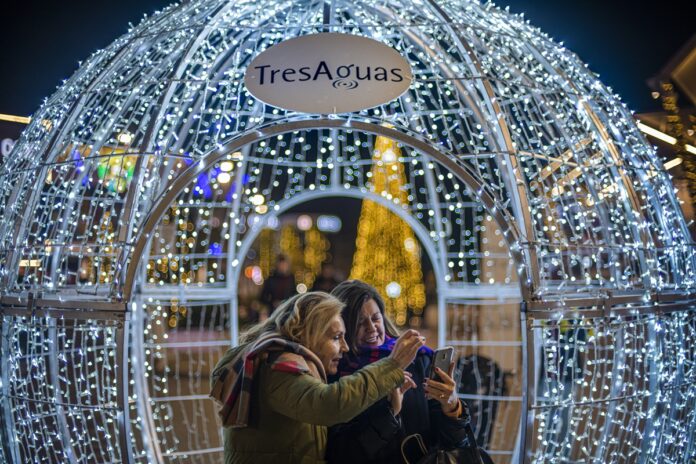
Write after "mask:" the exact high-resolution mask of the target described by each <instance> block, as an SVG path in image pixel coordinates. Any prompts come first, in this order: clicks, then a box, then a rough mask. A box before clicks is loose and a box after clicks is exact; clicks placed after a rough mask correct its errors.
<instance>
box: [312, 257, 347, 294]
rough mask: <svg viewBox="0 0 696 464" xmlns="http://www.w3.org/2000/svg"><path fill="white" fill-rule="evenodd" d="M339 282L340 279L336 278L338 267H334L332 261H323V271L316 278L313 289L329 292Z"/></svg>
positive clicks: (314, 290)
mask: <svg viewBox="0 0 696 464" xmlns="http://www.w3.org/2000/svg"><path fill="white" fill-rule="evenodd" d="M339 283H340V282H339V280H338V279H337V278H336V269H334V267H333V265H332V264H331V263H322V264H321V272H320V273H319V275H318V276H317V277H316V279H314V284H313V285H312V288H311V291H313V292H326V293H329V292H331V290H333V289H334V288H335V287H336V285H338V284H339Z"/></svg>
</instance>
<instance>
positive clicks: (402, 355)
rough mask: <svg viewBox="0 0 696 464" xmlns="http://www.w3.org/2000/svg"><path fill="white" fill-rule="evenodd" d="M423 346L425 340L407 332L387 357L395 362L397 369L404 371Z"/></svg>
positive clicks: (415, 333) (417, 334)
mask: <svg viewBox="0 0 696 464" xmlns="http://www.w3.org/2000/svg"><path fill="white" fill-rule="evenodd" d="M424 344H425V338H424V337H421V336H420V334H419V333H418V332H416V331H415V330H407V331H406V332H404V334H403V335H401V336H400V337H399V339H398V340H397V341H396V343H395V344H394V349H392V352H391V354H390V355H389V357H390V358H392V359H393V360H394V361H396V362H397V364H398V365H399V367H401V368H402V369H406V368H407V367H408V365H409V364H411V363H412V362H413V359H414V358H415V357H416V353H418V350H419V349H420V348H421V347H422V346H423V345H424Z"/></svg>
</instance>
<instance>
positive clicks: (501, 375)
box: [0, 0, 696, 464]
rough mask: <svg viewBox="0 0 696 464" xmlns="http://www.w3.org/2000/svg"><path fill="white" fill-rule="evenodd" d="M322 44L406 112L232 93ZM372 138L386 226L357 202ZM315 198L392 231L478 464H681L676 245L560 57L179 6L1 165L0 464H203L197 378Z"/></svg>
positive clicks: (444, 24) (211, 438)
mask: <svg viewBox="0 0 696 464" xmlns="http://www.w3.org/2000/svg"><path fill="white" fill-rule="evenodd" d="M323 32H335V33H344V34H355V35H362V36H365V37H370V38H372V39H375V40H378V41H380V42H382V43H384V44H386V45H388V46H390V47H392V48H393V49H395V50H396V51H397V52H399V53H400V54H401V55H402V56H404V57H406V58H407V59H408V60H409V62H410V65H411V68H412V70H413V75H414V79H413V81H412V82H411V86H410V88H409V90H408V91H407V92H406V93H405V94H403V95H402V96H400V97H399V98H398V99H396V100H394V101H391V102H389V103H386V104H384V105H381V106H379V107H376V108H370V109H365V110H361V111H357V112H354V113H350V114H335V115H319V114H302V113H296V112H292V111H287V110H284V109H282V108H275V107H272V106H269V105H266V104H264V103H263V102H261V101H258V100H257V99H255V98H254V97H253V96H251V95H250V94H249V93H248V92H247V90H246V88H245V86H244V82H243V76H244V72H245V70H246V67H247V66H248V64H249V63H250V62H251V60H252V59H253V58H254V57H255V56H257V55H258V54H259V53H261V52H262V51H263V50H266V49H268V48H269V47H271V46H273V45H274V44H277V43H279V42H281V41H284V40H287V39H290V38H292V37H297V36H300V35H307V34H317V33H323ZM355 90H356V91H359V88H357V89H355ZM378 136H383V137H389V138H392V139H394V140H396V141H397V143H399V147H400V150H401V156H400V158H399V161H400V162H401V163H403V166H404V176H405V179H406V183H405V184H404V185H403V189H404V191H405V193H406V195H405V198H407V201H399V200H398V199H395V198H393V197H391V196H390V195H388V194H387V193H386V192H380V191H377V190H376V189H375V187H374V185H373V183H372V182H371V179H370V172H371V170H372V168H373V165H372V163H373V161H372V160H373V156H372V155H373V152H372V151H373V148H374V146H375V140H376V138H377V137H378ZM107 160H108V161H107ZM129 163H130V165H129ZM223 163H224V169H223ZM107 166H108V167H109V169H108V170H107V169H106V168H107ZM100 173H101V174H100ZM221 173H228V174H229V182H228V183H223V182H220V181H221V180H224V181H227V180H228V179H227V178H226V176H222V179H221V178H220V175H221ZM336 196H340V197H351V198H358V199H369V200H371V201H374V202H377V203H379V204H380V205H382V206H384V207H385V208H389V209H390V210H391V211H392V212H393V213H394V214H397V215H398V216H399V217H400V218H402V219H403V220H404V221H406V222H407V223H408V224H409V225H410V226H411V227H412V228H413V230H414V232H415V236H416V237H417V239H418V241H419V242H420V245H421V250H422V252H423V253H424V254H426V255H427V257H428V259H429V260H430V262H431V263H432V267H433V280H434V287H435V288H436V289H437V295H435V297H434V300H433V301H434V302H433V306H432V307H431V308H426V310H425V313H424V321H426V322H427V323H428V324H431V325H430V327H436V330H437V336H436V337H434V338H436V339H437V342H438V344H439V345H452V346H454V347H456V349H457V353H458V356H459V358H460V360H461V361H460V367H461V368H462V369H464V372H465V373H466V374H465V376H464V378H463V380H462V383H461V385H460V387H459V393H460V396H461V398H463V399H464V400H466V401H468V402H469V403H470V405H471V409H472V412H473V421H474V425H475V428H476V430H477V434H478V440H479V442H480V443H481V444H482V446H483V447H484V448H486V449H487V450H488V451H489V453H490V454H491V455H492V456H493V457H494V459H495V462H496V463H511V462H533V463H568V462H612V463H634V462H640V463H643V462H645V463H663V462H665V463H678V462H688V459H690V458H692V457H693V456H694V455H695V454H696V437H695V433H696V432H695V431H696V417H695V416H696V387H695V382H696V370H695V369H694V365H695V360H696V288H695V287H696V254H695V247H694V243H693V241H692V240H691V239H690V236H689V232H688V229H687V226H686V224H685V221H684V218H683V215H682V213H681V211H680V207H679V203H678V201H677V199H676V197H675V195H674V186H673V185H672V182H671V179H670V177H669V175H668V174H667V173H666V172H665V171H664V169H663V167H662V164H661V162H660V160H659V159H658V158H657V156H656V155H655V151H654V149H653V147H651V146H650V144H649V143H648V142H647V141H646V140H645V138H644V137H643V135H642V134H641V132H640V131H639V130H638V128H637V126H636V124H635V122H634V120H633V118H632V114H631V112H630V110H629V109H628V108H626V106H625V105H624V104H623V103H622V102H621V100H620V99H619V97H618V96H616V95H614V94H613V93H612V91H611V90H610V89H609V88H608V87H607V86H605V85H604V84H603V83H602V82H601V81H600V80H599V79H598V77H597V76H596V75H595V74H593V73H592V72H591V71H590V70H589V69H588V68H587V67H586V66H585V64H584V63H583V62H582V61H581V60H580V59H579V58H578V56H577V55H575V54H574V53H572V52H571V51H569V50H567V49H565V48H564V47H563V46H562V45H560V44H558V43H557V42H555V41H553V40H552V39H551V38H549V37H548V36H547V35H546V34H544V33H543V32H541V31H539V30H538V29H537V28H535V27H533V26H532V25H531V24H529V22H528V21H527V20H525V19H524V18H523V17H522V16H519V15H514V14H510V13H509V12H507V11H505V10H502V9H500V8H498V7H496V6H495V5H493V4H492V3H479V2H476V1H464V0H442V1H436V0H422V1H409V2H407V1H400V0H380V1H377V2H368V1H347V0H335V1H331V2H328V1H326V2H310V1H307V0H297V1H293V2H280V1H276V0H264V1H248V0H243V1H238V2H229V1H226V0H192V1H187V2H181V3H180V4H174V5H172V6H170V7H168V8H165V9H164V10H162V11H161V12H158V13H156V14H155V15H153V16H152V17H150V18H146V19H144V20H143V21H142V22H141V23H140V24H139V25H137V26H135V27H132V28H131V29H130V30H129V31H128V32H127V33H126V34H125V35H123V36H121V37H119V38H117V39H116V40H115V41H114V42H113V43H112V44H110V45H109V46H108V47H106V48H105V49H103V50H100V51H98V52H96V53H94V54H93V55H92V56H91V57H89V58H88V59H87V60H85V61H84V62H83V63H82V65H81V66H80V68H79V69H78V70H77V71H76V72H75V74H74V75H73V76H72V77H71V78H70V79H68V80H67V81H66V82H65V83H64V84H63V85H62V86H61V87H60V88H59V89H58V90H57V91H56V92H55V93H54V94H53V95H52V96H50V97H49V98H48V99H47V100H46V102H45V103H44V105H43V106H42V107H41V108H39V109H38V110H37V111H36V113H35V114H34V116H33V118H32V123H31V124H30V125H29V126H28V127H27V129H26V130H25V132H24V133H23V135H22V137H21V139H20V141H19V142H18V143H17V144H16V145H15V147H14V148H13V151H12V153H11V155H10V156H8V157H7V158H6V161H5V163H4V165H3V166H2V171H0V321H1V324H0V331H1V334H0V335H1V336H0V445H1V446H0V448H1V449H2V451H0V461H1V460H4V461H5V462H9V463H12V464H16V463H22V462H29V461H31V462H42V463H55V462H60V463H63V462H65V463H82V462H90V463H92V462H119V463H146V462H148V463H149V462H152V463H162V462H170V461H178V462H220V461H221V459H222V454H223V450H222V442H221V429H220V424H219V423H218V422H217V418H216V416H215V414H214V412H213V410H212V405H211V403H210V400H209V399H208V398H207V388H208V387H207V376H208V374H209V369H210V366H211V365H212V364H213V363H214V362H215V361H216V360H217V359H218V357H219V356H220V355H221V353H222V352H223V351H224V350H225V349H227V348H228V347H229V346H231V345H233V344H234V343H236V341H237V337H238V335H239V332H240V330H242V327H240V321H239V317H238V314H239V310H240V309H248V308H240V307H239V301H238V296H239V292H240V288H239V286H238V285H237V283H238V282H239V280H240V275H241V273H242V270H243V269H244V268H245V263H244V259H245V257H246V256H247V252H248V251H249V250H250V249H251V248H252V245H253V243H254V241H255V240H256V239H257V238H258V237H259V235H260V234H261V232H262V231H263V230H264V228H265V227H267V226H272V225H273V224H277V223H278V217H279V216H281V215H282V214H284V213H285V212H286V211H288V210H290V209H292V208H294V207H296V206H297V205H299V204H301V203H303V202H305V201H313V200H316V199H318V198H324V197H336ZM335 214H338V212H336V213H335ZM344 226H345V225H344ZM431 316H432V317H431ZM429 317H431V319H430V320H428V318H429Z"/></svg>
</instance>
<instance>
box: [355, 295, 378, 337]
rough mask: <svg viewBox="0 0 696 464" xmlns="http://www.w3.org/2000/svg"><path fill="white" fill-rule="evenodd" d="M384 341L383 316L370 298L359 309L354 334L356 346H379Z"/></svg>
mask: <svg viewBox="0 0 696 464" xmlns="http://www.w3.org/2000/svg"><path fill="white" fill-rule="evenodd" d="M383 343H384V318H383V317H382V313H381V312H380V310H379V306H377V303H376V302H375V300H373V299H372V298H370V299H369V300H367V301H366V302H365V303H364V304H363V305H362V308H361V309H360V317H358V330H357V333H356V334H355V344H356V345H357V346H370V347H375V346H380V345H381V344H383Z"/></svg>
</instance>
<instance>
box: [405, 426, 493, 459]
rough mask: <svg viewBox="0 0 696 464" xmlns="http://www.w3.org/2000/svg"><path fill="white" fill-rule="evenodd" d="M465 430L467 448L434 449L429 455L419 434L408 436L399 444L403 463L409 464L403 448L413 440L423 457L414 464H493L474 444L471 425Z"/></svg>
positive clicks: (486, 454)
mask: <svg viewBox="0 0 696 464" xmlns="http://www.w3.org/2000/svg"><path fill="white" fill-rule="evenodd" d="M465 430H466V436H467V441H468V442H469V446H462V447H459V448H453V449H449V450H445V449H436V450H434V451H431V452H430V453H428V449H427V448H426V446H425V442H424V441H423V437H422V436H420V434H418V433H415V434H413V435H409V436H408V437H406V438H404V441H402V442H401V455H402V456H403V458H404V462H406V464H411V462H410V461H409V460H408V458H407V457H406V452H405V450H404V448H405V447H406V444H407V443H408V442H410V441H413V440H415V442H416V443H417V445H418V447H419V448H420V451H421V453H422V454H421V455H422V456H423V457H421V458H420V459H418V461H415V464H494V462H493V460H492V459H491V457H490V456H489V455H488V453H486V452H485V451H484V450H482V449H481V448H479V447H478V445H477V444H476V437H475V436H474V431H473V430H472V429H471V424H466V426H465Z"/></svg>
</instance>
